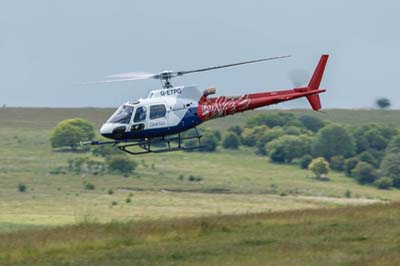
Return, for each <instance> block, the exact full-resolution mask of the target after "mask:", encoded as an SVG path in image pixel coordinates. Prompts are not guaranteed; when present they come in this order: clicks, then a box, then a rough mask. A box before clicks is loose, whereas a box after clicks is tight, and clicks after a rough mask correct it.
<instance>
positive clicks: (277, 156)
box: [266, 135, 310, 163]
mask: <svg viewBox="0 0 400 266" xmlns="http://www.w3.org/2000/svg"><path fill="white" fill-rule="evenodd" d="M266 150H267V151H268V155H269V156H270V158H271V160H272V161H273V162H285V163H290V162H292V160H293V159H295V158H299V157H302V156H304V155H306V154H308V153H309V152H310V141H309V139H308V138H307V137H306V136H290V135H285V136H282V137H279V138H277V139H275V140H273V141H271V142H270V143H268V144H267V146H266Z"/></svg>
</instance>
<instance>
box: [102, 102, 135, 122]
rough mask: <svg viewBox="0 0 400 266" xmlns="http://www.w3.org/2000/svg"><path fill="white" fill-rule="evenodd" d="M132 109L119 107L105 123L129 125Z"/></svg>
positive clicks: (130, 107) (123, 106)
mask: <svg viewBox="0 0 400 266" xmlns="http://www.w3.org/2000/svg"><path fill="white" fill-rule="evenodd" d="M133 109H134V108H133V107H132V106H129V105H121V106H120V107H119V108H118V109H117V111H115V113H114V114H113V115H112V116H111V117H110V119H108V121H107V123H115V124H117V123H118V124H129V122H130V120H131V117H132V113H133Z"/></svg>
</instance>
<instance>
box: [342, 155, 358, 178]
mask: <svg viewBox="0 0 400 266" xmlns="http://www.w3.org/2000/svg"><path fill="white" fill-rule="evenodd" d="M359 162H360V160H358V159H357V158H356V157H352V158H349V159H347V160H345V161H344V171H345V173H346V175H347V176H351V173H352V171H353V169H354V168H355V167H356V166H357V164H358V163H359Z"/></svg>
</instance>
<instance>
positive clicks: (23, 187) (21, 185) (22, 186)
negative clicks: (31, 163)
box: [18, 183, 26, 192]
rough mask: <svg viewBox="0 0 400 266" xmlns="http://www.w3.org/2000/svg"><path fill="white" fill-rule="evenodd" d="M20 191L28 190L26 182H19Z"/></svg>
mask: <svg viewBox="0 0 400 266" xmlns="http://www.w3.org/2000/svg"><path fill="white" fill-rule="evenodd" d="M18 191H19V192H25V191H26V185H25V184H24V183H19V184H18Z"/></svg>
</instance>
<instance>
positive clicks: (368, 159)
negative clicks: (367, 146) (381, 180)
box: [357, 151, 379, 167]
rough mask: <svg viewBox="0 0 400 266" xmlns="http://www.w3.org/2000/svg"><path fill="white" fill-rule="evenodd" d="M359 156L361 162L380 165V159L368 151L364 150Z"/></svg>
mask: <svg viewBox="0 0 400 266" xmlns="http://www.w3.org/2000/svg"><path fill="white" fill-rule="evenodd" d="M357 157H358V159H359V160H360V161H361V162H365V163H369V164H370V165H373V166H375V167H378V166H379V161H378V160H377V159H376V158H375V157H374V156H373V155H372V154H371V153H370V152H368V151H363V152H362V153H360V154H359V155H358V156H357Z"/></svg>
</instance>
